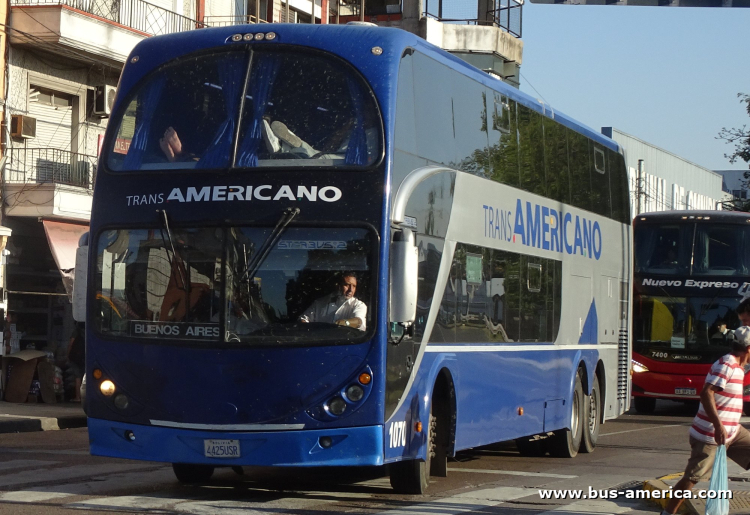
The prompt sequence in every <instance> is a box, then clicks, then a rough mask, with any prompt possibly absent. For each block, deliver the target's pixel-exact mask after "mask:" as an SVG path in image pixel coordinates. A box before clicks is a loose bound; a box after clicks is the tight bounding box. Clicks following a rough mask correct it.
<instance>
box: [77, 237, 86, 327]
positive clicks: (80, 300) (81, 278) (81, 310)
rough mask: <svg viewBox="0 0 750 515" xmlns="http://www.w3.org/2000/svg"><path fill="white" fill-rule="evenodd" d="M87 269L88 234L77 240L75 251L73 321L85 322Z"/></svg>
mask: <svg viewBox="0 0 750 515" xmlns="http://www.w3.org/2000/svg"><path fill="white" fill-rule="evenodd" d="M88 268H89V233H88V232H85V233H84V234H82V235H81V238H80V239H79V240H78V248H77V249H76V269H75V270H76V271H75V275H74V276H73V320H75V321H76V322H85V321H86V283H87V282H88V281H87V277H86V276H87V274H88Z"/></svg>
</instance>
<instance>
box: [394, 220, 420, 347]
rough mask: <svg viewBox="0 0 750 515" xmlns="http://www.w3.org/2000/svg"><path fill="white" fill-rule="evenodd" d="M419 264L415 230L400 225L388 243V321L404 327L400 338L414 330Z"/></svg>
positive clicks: (399, 339)
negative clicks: (389, 253)
mask: <svg viewBox="0 0 750 515" xmlns="http://www.w3.org/2000/svg"><path fill="white" fill-rule="evenodd" d="M418 267H419V251H418V250H417V246H416V245H414V234H413V233H412V231H411V229H407V228H402V229H400V230H398V231H396V232H395V233H394V234H393V241H392V243H391V273H390V279H391V284H390V293H391V296H390V310H389V313H390V322H391V325H392V326H394V325H395V326H401V327H402V328H403V333H401V334H400V338H398V341H399V342H400V341H401V340H402V339H403V337H404V334H411V333H412V332H413V324H414V320H415V319H416V317H417V284H418ZM391 332H393V331H391ZM399 332H400V331H399Z"/></svg>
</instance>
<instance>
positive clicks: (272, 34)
mask: <svg viewBox="0 0 750 515" xmlns="http://www.w3.org/2000/svg"><path fill="white" fill-rule="evenodd" d="M274 39H276V33H275V32H269V33H268V34H266V41H273V40H274Z"/></svg>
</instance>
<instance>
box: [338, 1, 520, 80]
mask: <svg viewBox="0 0 750 515" xmlns="http://www.w3.org/2000/svg"><path fill="white" fill-rule="evenodd" d="M379 1H380V3H379V4H377V3H375V4H368V3H367V2H365V4H364V5H365V12H364V15H361V14H360V6H359V5H358V4H359V3H358V2H356V0H353V1H348V2H346V6H345V8H342V12H341V16H340V17H339V22H340V23H346V22H349V21H352V20H355V19H363V20H364V21H369V22H373V23H376V24H378V25H381V26H386V27H398V28H401V29H404V30H406V31H408V32H411V33H412V34H416V35H417V36H420V37H422V38H424V39H426V40H427V41H429V42H430V43H432V44H434V45H436V46H438V47H440V48H442V49H444V50H447V51H448V52H450V53H452V54H454V55H456V56H457V57H460V58H461V59H463V60H465V61H466V62H468V63H469V64H471V65H473V66H476V67H477V68H480V69H482V70H485V71H487V72H489V73H491V74H493V75H495V76H497V77H499V78H501V79H502V80H504V81H506V82H508V83H509V84H511V85H513V86H515V87H518V85H519V82H518V81H519V77H520V66H521V61H522V58H523V42H522V41H521V32H522V31H521V28H522V21H523V17H522V13H523V2H524V0H419V1H416V2H404V1H402V2H400V4H399V2H398V0H379ZM368 5H369V7H368Z"/></svg>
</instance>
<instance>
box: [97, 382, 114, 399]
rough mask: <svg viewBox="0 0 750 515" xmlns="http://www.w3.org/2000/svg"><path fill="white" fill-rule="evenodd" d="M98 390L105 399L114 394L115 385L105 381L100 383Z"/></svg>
mask: <svg viewBox="0 0 750 515" xmlns="http://www.w3.org/2000/svg"><path fill="white" fill-rule="evenodd" d="M99 390H101V392H102V394H103V395H105V396H106V397H112V396H113V395H114V394H115V383H113V382H112V381H110V380H109V379H105V380H104V381H102V384H100V385H99Z"/></svg>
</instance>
